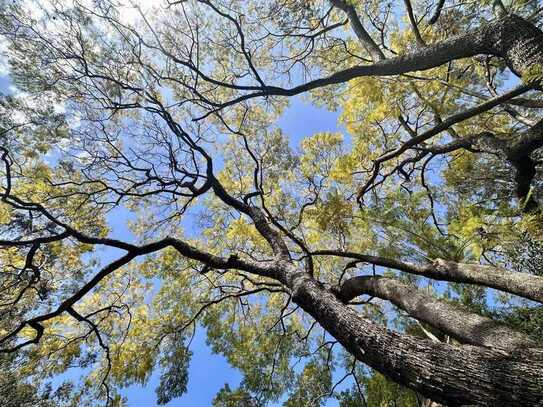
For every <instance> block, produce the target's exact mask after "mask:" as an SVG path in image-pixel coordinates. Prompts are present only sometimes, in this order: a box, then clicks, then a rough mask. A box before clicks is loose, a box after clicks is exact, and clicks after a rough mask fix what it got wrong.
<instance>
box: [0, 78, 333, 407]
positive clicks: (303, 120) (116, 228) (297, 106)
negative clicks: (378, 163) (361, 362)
mask: <svg viewBox="0 0 543 407" xmlns="http://www.w3.org/2000/svg"><path fill="white" fill-rule="evenodd" d="M10 91H11V89H10V81H9V77H8V76H7V75H4V76H0V92H2V93H11V92H10ZM337 118H338V113H335V112H329V111H327V110H326V109H323V108H318V107H315V106H313V105H311V104H310V103H308V102H305V101H303V100H302V98H301V97H296V98H292V100H291V101H290V106H289V107H288V108H287V109H286V110H285V112H284V113H283V115H282V116H281V118H280V119H279V122H278V125H279V126H280V128H281V129H282V131H283V132H284V134H285V135H287V136H288V138H289V140H290V145H291V146H292V147H293V148H296V147H298V146H299V144H300V141H301V140H302V139H303V138H305V137H308V136H311V135H313V134H315V133H317V132H323V131H329V132H335V131H338V126H337ZM127 220H128V218H127V211H125V210H123V209H122V208H121V209H119V210H116V211H113V212H111V213H110V215H109V216H108V222H109V226H110V228H111V234H110V235H111V237H115V238H118V239H123V240H128V241H130V240H133V236H132V234H131V233H130V231H129V229H128V226H127ZM188 222H190V219H189V220H188ZM117 255H118V253H116V251H114V250H103V251H101V257H102V262H103V263H105V262H107V261H110V260H111V259H113V258H116V257H117ZM191 350H192V352H193V357H192V359H191V363H190V368H189V383H188V391H187V393H186V394H185V395H183V396H182V397H180V398H178V399H175V400H172V401H171V402H170V403H168V406H171V407H173V406H190V407H192V406H209V405H211V401H212V400H213V397H214V396H215V395H216V393H217V392H218V391H219V390H220V389H221V388H222V387H223V386H224V384H225V383H228V384H229V385H230V387H231V388H235V387H237V386H238V385H239V383H240V381H241V379H242V377H241V374H240V372H239V371H238V370H236V369H234V368H232V367H230V366H229V364H228V363H227V361H226V359H225V358H224V357H223V356H221V355H217V354H213V353H212V352H211V349H210V347H209V346H207V344H206V338H205V331H204V330H203V329H198V330H197V332H196V335H195V337H194V339H193V342H192V346H191ZM83 373H84V372H83V371H82V370H79V369H70V370H69V371H68V372H66V373H65V374H63V375H61V376H59V377H57V378H56V379H54V380H53V383H54V384H55V383H56V384H60V383H61V382H62V381H64V380H76V381H77V380H78V379H79V378H80V376H81V374H83ZM159 376H160V371H159V370H157V371H156V372H155V373H154V374H153V375H152V376H151V379H150V380H149V382H148V383H147V384H146V385H145V386H141V385H132V386H130V387H128V388H126V389H124V390H123V391H122V394H123V395H124V396H125V397H127V399H128V405H129V406H130V407H140V406H147V407H152V406H156V405H157V404H156V394H155V388H156V387H157V386H158V381H159ZM281 404H282V403H278V405H281ZM335 404H336V403H334V402H333V401H331V402H329V403H328V405H330V406H332V405H335Z"/></svg>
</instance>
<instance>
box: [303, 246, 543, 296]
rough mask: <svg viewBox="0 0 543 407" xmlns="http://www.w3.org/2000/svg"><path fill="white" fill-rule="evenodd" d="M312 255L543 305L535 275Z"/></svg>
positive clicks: (541, 280)
mask: <svg viewBox="0 0 543 407" xmlns="http://www.w3.org/2000/svg"><path fill="white" fill-rule="evenodd" d="M312 254H313V255H320V256H322V255H329V256H339V257H346V258H349V259H355V260H359V261H360V262H365V263H370V264H375V265H376V266H382V267H388V268H391V269H395V270H400V271H404V272H406V273H411V274H416V275H419V276H424V277H428V278H431V279H434V280H441V281H450V282H454V283H466V284H475V285H480V286H484V287H489V288H495V289H496V290H500V291H503V292H506V293H510V294H516V295H518V296H520V297H524V298H527V299H529V300H533V301H537V302H540V303H543V277H540V276H534V275H532V274H527V273H518V272H512V271H508V270H505V269H502V268H499V267H493V266H485V265H480V264H468V263H456V262H454V261H447V260H443V259H436V260H434V261H433V262H432V263H431V264H426V265H418V264H412V263H406V262H402V261H399V260H395V259H390V258H387V257H379V256H371V255H366V254H360V253H354V252H342V251H338V250H317V251H314V252H312Z"/></svg>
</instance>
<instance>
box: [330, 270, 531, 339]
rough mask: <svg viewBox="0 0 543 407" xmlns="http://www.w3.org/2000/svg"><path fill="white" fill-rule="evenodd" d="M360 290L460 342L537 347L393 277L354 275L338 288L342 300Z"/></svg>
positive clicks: (516, 333) (488, 319) (521, 337)
mask: <svg viewBox="0 0 543 407" xmlns="http://www.w3.org/2000/svg"><path fill="white" fill-rule="evenodd" d="M362 294H367V295H370V296H373V297H377V298H381V299H385V300H389V301H390V302H392V303H393V304H394V305H396V306H397V307H399V308H401V309H402V310H404V311H405V312H407V313H408V314H409V315H410V316H411V317H413V318H415V319H418V320H419V321H422V322H426V323H427V324H429V325H431V326H433V327H434V328H437V329H439V330H440V331H442V332H443V333H446V334H448V335H450V336H452V337H454V338H456V339H458V340H459V341H461V342H463V343H468V344H471V345H479V346H486V347H493V348H502V349H515V348H519V347H537V343H536V342H535V341H534V340H532V339H531V338H529V337H527V336H526V335H524V334H522V333H520V332H517V331H514V330H512V329H511V328H509V327H508V326H506V325H504V324H501V323H499V322H497V321H494V320H493V319H490V318H487V317H484V316H481V315H479V314H476V313H474V312H472V311H470V310H468V309H464V308H463V307H461V306H460V305H454V304H450V303H447V302H445V301H443V300H440V299H438V298H435V297H433V296H431V295H426V294H424V293H422V292H421V290H419V289H417V288H416V287H414V286H412V285H410V284H406V283H403V282H401V281H399V280H397V279H395V278H388V277H373V276H360V277H354V278H351V279H349V280H347V281H345V282H344V283H343V284H342V285H341V287H340V288H339V290H338V297H339V299H340V300H341V301H343V302H345V303H346V302H348V301H350V300H351V299H353V298H355V297H357V296H359V295H362Z"/></svg>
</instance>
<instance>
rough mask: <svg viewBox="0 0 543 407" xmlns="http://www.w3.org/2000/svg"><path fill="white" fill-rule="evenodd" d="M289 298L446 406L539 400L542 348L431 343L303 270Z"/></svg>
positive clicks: (366, 357)
mask: <svg viewBox="0 0 543 407" xmlns="http://www.w3.org/2000/svg"><path fill="white" fill-rule="evenodd" d="M288 285H289V287H290V288H291V290H292V294H293V299H294V301H295V302H296V303H297V304H298V305H300V306H301V307H302V308H303V309H304V310H305V311H306V312H307V313H309V314H310V315H312V316H313V317H314V318H315V319H316V320H317V321H318V322H319V323H320V325H321V326H322V327H323V328H324V329H326V330H327V331H328V332H329V333H330V334H331V335H333V336H334V337H335V338H336V339H337V340H338V341H339V342H340V343H341V344H342V345H343V346H344V347H345V349H347V350H348V351H349V352H350V353H351V354H353V355H354V356H355V357H356V358H357V359H358V360H360V361H362V362H364V363H366V364H367V365H369V366H371V367H372V368H374V369H376V370H378V371H379V372H381V373H382V374H384V375H386V376H387V377H389V378H391V379H392V380H394V381H396V382H398V383H400V384H402V385H404V386H406V387H408V388H410V389H413V390H414V391H416V392H418V393H420V394H423V395H424V396H426V397H428V398H430V399H432V400H435V401H438V402H441V403H445V404H447V405H449V406H460V405H465V404H480V405H491V406H500V407H502V406H512V407H513V406H515V407H518V406H542V405H543V350H538V349H519V350H515V351H510V352H505V351H500V350H494V349H488V348H484V347H475V346H470V345H462V346H453V345H449V344H445V343H435V342H431V341H426V340H422V339H420V338H417V337H413V336H410V335H403V334H399V333H396V332H392V331H389V330H387V329H385V328H383V327H380V326H378V325H376V324H374V323H373V322H371V321H369V320H367V319H365V318H362V317H361V316H360V315H358V314H357V313H356V311H355V310H354V309H352V308H350V307H349V306H347V305H345V304H343V303H342V302H341V301H340V300H339V299H337V298H336V297H335V296H334V294H332V292H330V290H328V289H326V288H324V287H323V286H322V285H321V284H320V283H318V282H317V281H315V280H314V279H313V278H311V277H310V276H308V275H307V274H304V273H295V274H291V275H290V276H289V277H288Z"/></svg>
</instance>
